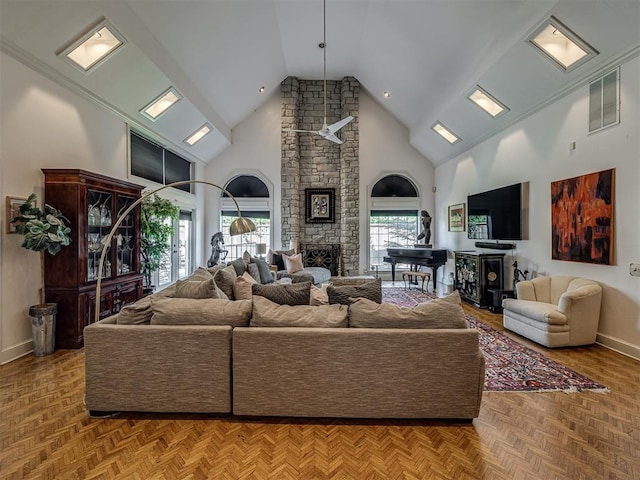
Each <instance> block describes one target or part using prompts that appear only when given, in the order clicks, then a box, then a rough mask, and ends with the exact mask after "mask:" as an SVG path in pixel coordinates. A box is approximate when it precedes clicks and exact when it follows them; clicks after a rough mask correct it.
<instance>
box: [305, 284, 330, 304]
mask: <svg viewBox="0 0 640 480" xmlns="http://www.w3.org/2000/svg"><path fill="white" fill-rule="evenodd" d="M310 293H311V298H310V299H309V305H314V306H316V307H317V306H319V305H329V297H328V296H327V291H326V289H322V288H319V287H316V286H315V285H311V292H310Z"/></svg>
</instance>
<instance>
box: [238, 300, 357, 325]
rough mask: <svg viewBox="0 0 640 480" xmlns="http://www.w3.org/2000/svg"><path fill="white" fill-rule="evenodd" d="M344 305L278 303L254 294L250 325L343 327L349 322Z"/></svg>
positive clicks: (346, 308)
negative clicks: (292, 304) (314, 305)
mask: <svg viewBox="0 0 640 480" xmlns="http://www.w3.org/2000/svg"><path fill="white" fill-rule="evenodd" d="M348 318H349V314H348V307H346V306H345V305H324V306H320V307H312V306H310V305H304V306H303V305H298V306H295V307H294V306H291V305H278V304H277V303H275V302H272V301H271V300H269V299H267V298H264V297H260V296H254V297H253V315H252V316H251V323H250V326H252V327H320V328H344V327H347V326H348V324H349V321H348Z"/></svg>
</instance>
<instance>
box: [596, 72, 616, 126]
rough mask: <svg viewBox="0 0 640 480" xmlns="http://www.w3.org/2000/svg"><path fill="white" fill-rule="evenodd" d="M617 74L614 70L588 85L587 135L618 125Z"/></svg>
mask: <svg viewBox="0 0 640 480" xmlns="http://www.w3.org/2000/svg"><path fill="white" fill-rule="evenodd" d="M618 72H619V69H617V68H616V69H615V70H614V71H613V72H609V73H607V74H606V75H604V76H602V77H600V78H599V79H598V80H596V81H594V82H591V83H590V84H589V133H593V132H597V131H598V130H602V129H603V128H607V127H610V126H612V125H617V124H619V123H620V102H619V101H618V98H619V89H618Z"/></svg>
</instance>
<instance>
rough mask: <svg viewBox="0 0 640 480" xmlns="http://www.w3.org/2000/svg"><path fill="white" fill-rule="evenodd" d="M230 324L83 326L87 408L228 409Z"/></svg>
mask: <svg viewBox="0 0 640 480" xmlns="http://www.w3.org/2000/svg"><path fill="white" fill-rule="evenodd" d="M231 333H232V328H231V327H230V326H202V325H193V326H173V325H172V326H167V325H117V324H115V323H113V319H111V318H110V319H107V321H104V320H103V321H101V322H97V323H94V324H91V325H89V326H87V327H86V328H85V329H84V344H85V367H86V379H85V383H86V396H85V401H86V406H87V409H88V410H90V411H140V412H193V413H228V412H230V411H231Z"/></svg>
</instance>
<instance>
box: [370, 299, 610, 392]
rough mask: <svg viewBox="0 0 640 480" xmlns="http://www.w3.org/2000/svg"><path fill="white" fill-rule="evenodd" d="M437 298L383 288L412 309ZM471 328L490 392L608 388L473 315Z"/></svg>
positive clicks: (469, 319)
mask: <svg viewBox="0 0 640 480" xmlns="http://www.w3.org/2000/svg"><path fill="white" fill-rule="evenodd" d="M433 298H435V296H434V295H432V294H430V293H421V292H420V291H418V290H405V289H404V288H402V287H400V288H397V287H393V288H383V289H382V299H383V301H384V302H387V303H392V304H394V305H399V306H402V307H411V306H413V305H416V304H417V303H420V302H426V301H428V300H431V299H433ZM465 317H466V318H467V323H468V324H469V327H470V328H475V329H477V330H478V332H479V333H480V348H481V350H482V353H483V354H484V358H485V364H486V373H485V381H484V389H485V391H487V392H557V391H562V392H581V391H583V390H595V391H600V392H607V391H608V389H607V387H605V386H604V385H601V384H599V383H597V382H594V381H593V380H590V379H588V378H587V377H585V376H584V375H581V374H579V373H577V372H575V371H573V370H571V369H570V368H567V367H565V366H563V365H560V364H559V363H557V362H555V361H554V360H551V359H550V358H548V357H546V356H544V355H543V354H541V353H538V352H536V351H535V350H532V349H530V348H528V347H526V346H524V345H523V344H521V343H519V342H516V341H515V340H512V339H511V338H509V337H507V336H506V335H503V334H502V333H500V332H498V331H497V330H495V329H493V328H491V327H490V326H488V325H486V324H484V323H482V322H481V321H479V320H478V319H476V318H474V317H472V316H471V315H467V314H465Z"/></svg>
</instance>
